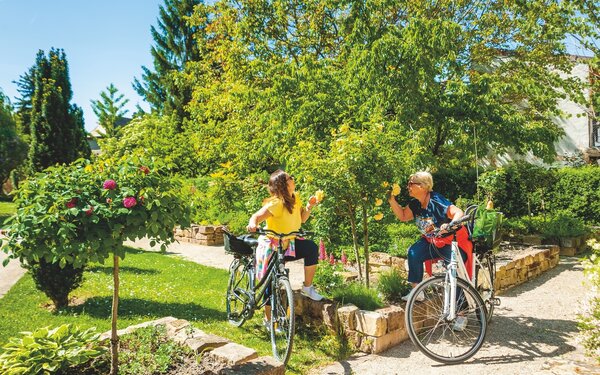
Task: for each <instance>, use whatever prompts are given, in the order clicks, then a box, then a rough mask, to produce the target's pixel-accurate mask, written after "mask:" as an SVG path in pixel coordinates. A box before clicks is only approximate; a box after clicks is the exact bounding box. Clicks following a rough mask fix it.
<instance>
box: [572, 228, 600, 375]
mask: <svg viewBox="0 0 600 375" xmlns="http://www.w3.org/2000/svg"><path fill="white" fill-rule="evenodd" d="M588 245H589V246H590V247H591V248H592V251H593V255H592V256H591V257H590V258H589V259H586V260H585V261H584V262H583V267H584V275H585V276H586V279H587V280H586V283H587V284H588V286H589V287H590V288H589V293H588V294H587V295H586V297H585V300H584V302H583V305H582V306H583V309H582V311H581V313H580V314H579V315H578V317H577V319H578V327H579V338H578V339H579V340H580V341H581V342H582V343H583V347H584V348H585V350H586V352H587V354H588V355H589V356H591V357H594V358H595V359H596V360H597V361H598V363H600V242H598V241H597V240H590V241H588Z"/></svg>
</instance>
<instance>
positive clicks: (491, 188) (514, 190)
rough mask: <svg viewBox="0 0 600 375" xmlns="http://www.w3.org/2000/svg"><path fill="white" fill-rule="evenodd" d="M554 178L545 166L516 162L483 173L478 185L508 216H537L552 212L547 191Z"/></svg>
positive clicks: (549, 189)
mask: <svg viewBox="0 0 600 375" xmlns="http://www.w3.org/2000/svg"><path fill="white" fill-rule="evenodd" d="M555 184H556V176H555V174H554V173H553V172H552V171H551V170H548V169H546V168H544V167H538V166H534V165H532V164H529V163H526V162H515V163H512V164H509V165H508V166H506V167H502V168H498V169H496V170H493V171H488V172H486V173H484V174H482V175H481V176H480V178H479V185H480V187H481V189H482V190H483V192H484V193H485V195H486V196H488V197H490V198H491V199H492V200H493V201H494V207H495V208H496V209H498V210H499V211H502V212H503V213H504V214H505V215H506V216H508V217H514V216H523V215H531V214H538V213H541V212H543V211H544V210H549V209H551V208H552V207H551V205H552V203H551V201H550V198H549V197H550V191H551V189H552V186H553V185H555Z"/></svg>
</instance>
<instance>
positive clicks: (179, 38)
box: [134, 0, 205, 129]
mask: <svg viewBox="0 0 600 375" xmlns="http://www.w3.org/2000/svg"><path fill="white" fill-rule="evenodd" d="M203 5H204V4H203V2H202V1H198V0H165V2H164V5H160V15H159V18H158V25H157V27H155V26H151V28H150V33H151V35H152V39H153V40H154V45H153V46H152V49H151V51H150V52H151V54H152V59H153V69H149V68H147V67H145V66H143V67H142V70H143V71H144V73H143V74H142V78H141V80H138V79H137V78H136V79H135V80H134V88H135V90H136V91H137V92H138V94H139V95H140V96H141V97H143V98H144V99H145V100H146V102H148V103H149V104H150V106H151V108H152V109H153V111H156V112H158V113H165V114H170V113H172V112H174V113H175V115H176V116H177V118H178V124H179V125H178V128H179V129H180V126H181V121H182V120H183V119H184V118H186V117H187V114H186V106H187V105H188V104H189V102H190V100H191V87H190V84H189V82H187V80H188V79H189V77H186V75H185V73H183V72H184V71H185V68H186V65H187V64H188V63H190V62H191V61H200V59H201V49H200V46H199V45H198V41H197V40H196V38H195V37H198V38H204V37H205V36H204V35H203V34H204V28H203V27H198V26H192V25H190V24H189V17H190V16H191V15H192V14H193V12H194V8H195V7H198V9H196V11H197V12H200V9H201V8H202V7H203ZM195 33H197V34H196V35H194V34H195Z"/></svg>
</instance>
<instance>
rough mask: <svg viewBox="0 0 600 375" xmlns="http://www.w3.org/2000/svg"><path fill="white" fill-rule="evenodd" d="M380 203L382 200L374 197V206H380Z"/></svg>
mask: <svg viewBox="0 0 600 375" xmlns="http://www.w3.org/2000/svg"><path fill="white" fill-rule="evenodd" d="M382 203H383V201H382V200H381V199H379V198H377V199H375V206H376V207H379V206H381V204H382Z"/></svg>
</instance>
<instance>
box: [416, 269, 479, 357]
mask: <svg viewBox="0 0 600 375" xmlns="http://www.w3.org/2000/svg"><path fill="white" fill-rule="evenodd" d="M456 284H457V285H456V292H457V293H456V295H457V303H456V309H457V317H458V316H462V317H464V318H466V319H467V324H466V326H462V329H460V328H461V327H460V326H459V325H458V326H457V325H455V324H457V323H458V322H457V319H456V318H455V319H453V320H448V319H447V314H445V313H444V296H445V294H446V293H449V292H450V285H449V282H447V281H446V277H445V276H436V277H432V278H430V279H427V280H425V281H423V282H422V283H421V284H419V285H417V287H416V290H415V291H414V294H413V297H412V298H410V299H409V301H408V303H407V304H406V314H405V323H406V328H407V331H408V335H409V337H410V339H411V341H412V342H413V343H414V344H415V345H416V346H417V347H418V348H419V350H421V352H423V354H425V355H426V356H428V357H429V358H431V359H433V360H435V361H438V362H441V363H446V364H452V363H460V362H464V361H466V360H467V359H469V358H471V357H472V356H473V355H474V354H475V353H477V351H478V350H479V348H481V345H483V340H484V338H485V334H486V330H487V320H486V309H485V305H484V302H483V300H482V299H481V297H480V296H479V294H478V293H477V291H476V290H475V289H474V288H473V287H472V286H470V285H469V284H468V283H467V282H466V281H464V280H462V279H460V278H459V279H457V280H456ZM420 293H423V294H424V296H425V300H424V301H423V302H417V299H416V298H415V296H418V295H420Z"/></svg>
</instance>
